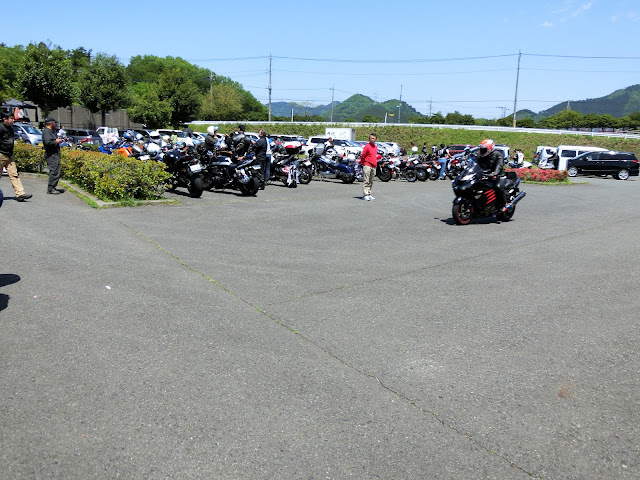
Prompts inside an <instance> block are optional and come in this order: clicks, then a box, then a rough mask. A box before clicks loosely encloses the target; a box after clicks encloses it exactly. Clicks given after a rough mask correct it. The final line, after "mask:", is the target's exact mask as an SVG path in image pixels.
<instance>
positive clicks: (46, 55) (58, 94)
mask: <svg viewBox="0 0 640 480" xmlns="http://www.w3.org/2000/svg"><path fill="white" fill-rule="evenodd" d="M72 82H73V69H72V65H71V60H70V59H69V57H68V56H67V52H65V51H64V50H62V49H61V48H60V47H56V48H54V49H49V47H48V46H47V45H45V44H44V43H42V42H40V43H39V44H38V45H33V44H30V45H29V46H27V50H26V52H25V55H24V57H23V59H22V62H21V63H20V66H19V68H18V78H17V83H18V85H19V88H20V93H21V94H22V95H24V97H25V98H28V99H29V100H31V101H32V102H34V103H36V104H38V106H39V107H40V108H41V109H42V112H43V113H44V115H45V117H46V116H47V115H48V114H49V112H50V111H51V110H55V109H56V108H58V107H67V106H69V105H71V102H72V100H73V83H72Z"/></svg>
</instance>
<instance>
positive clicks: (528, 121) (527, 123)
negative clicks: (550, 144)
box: [516, 117, 536, 128]
mask: <svg viewBox="0 0 640 480" xmlns="http://www.w3.org/2000/svg"><path fill="white" fill-rule="evenodd" d="M516 126H518V127H520V128H533V127H535V126H536V122H535V121H534V120H533V118H531V117H524V118H521V119H518V118H516Z"/></svg>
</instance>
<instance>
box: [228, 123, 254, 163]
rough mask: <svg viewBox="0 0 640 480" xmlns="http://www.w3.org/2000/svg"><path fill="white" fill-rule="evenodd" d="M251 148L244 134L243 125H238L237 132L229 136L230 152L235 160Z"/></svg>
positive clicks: (249, 141)
mask: <svg viewBox="0 0 640 480" xmlns="http://www.w3.org/2000/svg"><path fill="white" fill-rule="evenodd" d="M250 146H251V140H249V138H248V137H247V136H246V135H245V133H244V125H238V131H237V132H233V133H232V134H231V151H232V152H233V153H234V155H235V156H236V157H237V158H240V157H243V156H244V155H245V154H246V153H247V152H248V151H249V147H250Z"/></svg>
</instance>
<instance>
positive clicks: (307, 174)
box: [298, 168, 313, 185]
mask: <svg viewBox="0 0 640 480" xmlns="http://www.w3.org/2000/svg"><path fill="white" fill-rule="evenodd" d="M312 176H313V174H312V172H311V169H310V168H301V169H300V174H299V175H298V183H301V184H302V185H306V184H308V183H309V182H311V177H312Z"/></svg>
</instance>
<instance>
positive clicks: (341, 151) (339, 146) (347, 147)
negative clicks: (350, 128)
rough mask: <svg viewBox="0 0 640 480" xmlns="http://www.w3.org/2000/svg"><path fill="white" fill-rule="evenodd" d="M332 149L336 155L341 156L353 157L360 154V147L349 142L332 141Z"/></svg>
mask: <svg viewBox="0 0 640 480" xmlns="http://www.w3.org/2000/svg"><path fill="white" fill-rule="evenodd" d="M333 148H334V149H335V151H336V152H337V153H338V155H342V156H346V155H349V154H350V153H353V154H354V155H355V156H360V155H361V154H362V147H361V146H360V145H358V144H357V143H355V142H352V141H351V140H341V139H334V140H333Z"/></svg>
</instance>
